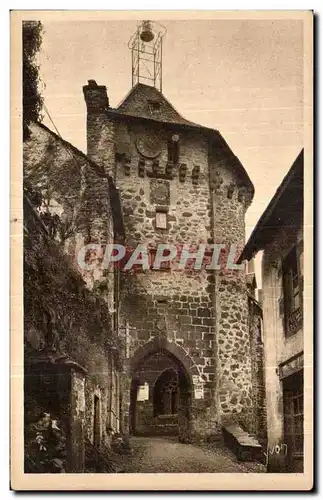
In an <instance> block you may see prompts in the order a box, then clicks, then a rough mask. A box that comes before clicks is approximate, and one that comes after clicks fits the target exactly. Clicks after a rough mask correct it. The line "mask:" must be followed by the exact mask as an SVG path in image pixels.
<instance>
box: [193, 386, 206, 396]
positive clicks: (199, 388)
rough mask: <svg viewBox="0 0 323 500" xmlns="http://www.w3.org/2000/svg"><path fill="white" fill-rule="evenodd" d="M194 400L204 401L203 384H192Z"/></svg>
mask: <svg viewBox="0 0 323 500" xmlns="http://www.w3.org/2000/svg"><path fill="white" fill-rule="evenodd" d="M194 398H195V399H204V387H203V383H201V382H198V383H197V384H194Z"/></svg>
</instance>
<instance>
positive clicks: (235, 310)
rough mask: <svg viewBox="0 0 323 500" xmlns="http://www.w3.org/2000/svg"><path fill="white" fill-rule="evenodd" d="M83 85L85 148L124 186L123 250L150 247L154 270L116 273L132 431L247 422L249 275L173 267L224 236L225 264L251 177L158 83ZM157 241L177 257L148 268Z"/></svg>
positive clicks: (184, 430)
mask: <svg viewBox="0 0 323 500" xmlns="http://www.w3.org/2000/svg"><path fill="white" fill-rule="evenodd" d="M83 92H84V97H85V102H86V107H87V154H88V156H89V158H90V159H91V160H92V161H94V162H95V163H96V164H97V165H98V166H99V167H100V168H101V169H102V171H103V172H104V173H105V175H109V176H111V178H112V179H113V181H114V182H115V185H116V187H117V189H118V192H119V193H120V199H121V204H122V212H123V220H124V224H125V233H126V235H127V236H126V244H127V245H128V248H130V249H134V248H136V247H137V245H138V244H141V245H144V246H147V249H148V250H147V251H148V254H149V259H150V261H149V262H150V267H149V269H146V270H142V269H137V270H136V272H127V271H126V270H121V272H120V293H121V299H120V311H119V313H120V314H119V321H120V330H121V331H122V332H123V334H124V336H125V338H126V343H127V346H128V348H127V363H128V375H129V380H128V389H127V391H126V392H125V394H126V395H125V397H126V398H128V403H129V407H128V408H126V407H125V420H126V421H127V422H128V425H129V429H130V431H131V432H134V433H140V434H151V433H165V432H169V433H176V434H179V437H180V439H181V440H184V441H185V440H189V439H192V438H193V437H194V436H202V437H206V436H210V435H213V434H218V433H219V432H220V430H221V426H223V425H225V424H226V423H228V422H232V421H237V422H239V423H241V424H242V425H243V426H244V427H245V428H246V429H247V430H252V427H253V423H254V421H255V419H256V418H257V409H256V406H257V404H256V401H255V399H254V397H253V382H254V373H253V360H252V356H253V354H252V352H253V348H252V345H251V344H252V342H253V340H254V339H250V321H249V312H250V308H249V304H248V292H247V282H246V274H245V271H244V269H243V268H242V269H239V268H237V269H228V268H225V269H224V268H223V267H220V269H216V270H212V269H207V268H206V266H202V269H198V270H197V269H194V268H193V264H192V262H193V263H194V261H192V262H191V265H190V267H189V268H188V266H186V267H185V268H184V269H180V266H179V265H178V259H179V253H180V251H182V250H183V248H184V249H186V250H187V251H188V252H194V249H195V251H196V250H197V248H199V247H198V246H199V245H202V244H205V245H212V244H221V245H223V251H222V253H221V255H220V261H221V259H222V260H223V259H224V261H225V260H226V259H227V258H228V257H229V260H230V259H231V260H232V262H233V261H234V259H235V257H236V256H237V255H238V252H239V251H241V250H242V248H243V246H244V243H245V241H244V240H245V213H246V210H247V208H248V207H249V205H250V203H251V201H252V197H253V192H254V188H253V185H252V183H251V181H250V179H249V177H248V175H247V173H246V171H245V169H244V168H243V166H242V164H241V163H240V161H239V160H238V158H237V157H236V156H235V155H234V154H233V152H232V151H231V149H230V148H229V146H228V144H227V143H226V142H225V140H224V139H223V138H222V136H221V134H220V133H219V132H218V131H216V130H212V129H208V128H205V127H202V126H199V125H197V124H195V123H192V122H189V121H188V120H185V119H184V118H183V117H182V116H180V115H179V113H178V112H177V111H176V110H175V109H174V107H173V106H172V105H171V104H170V103H169V102H168V101H167V99H166V98H165V96H164V95H163V94H162V93H161V92H159V91H158V90H157V89H156V88H154V87H151V86H148V85H143V84H141V83H139V84H137V85H135V86H134V87H133V88H132V90H131V91H130V92H129V94H128V95H127V97H126V98H125V99H124V100H123V102H122V103H121V105H120V106H119V107H117V108H112V107H111V106H110V103H109V98H108V96H107V90H106V87H105V86H103V85H97V83H96V82H95V81H94V80H89V82H88V85H86V86H84V87H83ZM158 244H165V245H175V246H177V248H178V249H179V253H178V254H177V256H176V258H175V259H174V260H173V261H172V262H170V264H169V265H168V264H165V265H164V266H163V268H162V269H158V270H154V269H152V267H153V263H154V259H155V256H156V248H157V245H158ZM207 248H208V249H209V251H211V253H212V248H211V250H210V247H207ZM229 254H230V256H229ZM182 255H183V254H182ZM176 259H177V260H176ZM231 267H232V266H231Z"/></svg>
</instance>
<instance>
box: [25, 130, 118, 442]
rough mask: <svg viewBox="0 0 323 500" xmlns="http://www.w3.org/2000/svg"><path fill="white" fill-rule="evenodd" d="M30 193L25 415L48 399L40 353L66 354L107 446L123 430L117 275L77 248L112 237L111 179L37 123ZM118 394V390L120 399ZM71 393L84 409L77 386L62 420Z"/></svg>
mask: <svg viewBox="0 0 323 500" xmlns="http://www.w3.org/2000/svg"><path fill="white" fill-rule="evenodd" d="M24 194H25V196H26V198H25V206H24V226H25V240H24V259H25V260H24V297H25V302H24V335H25V361H26V365H28V367H29V368H28V370H29V371H28V376H27V377H26V380H25V381H26V384H25V388H26V393H25V402H26V409H27V410H26V417H27V418H28V412H29V411H31V410H30V409H31V408H32V406H33V403H32V401H33V399H34V398H38V399H39V398H40V399H42V394H41V392H42V391H41V390H39V388H38V389H37V387H35V384H33V383H29V382H31V381H32V378H33V369H34V368H30V367H31V366H34V364H35V363H37V362H38V361H37V360H38V358H39V356H45V357H46V356H47V357H48V356H49V357H50V356H54V358H55V359H56V358H57V359H62V360H63V359H64V357H67V358H68V359H70V360H72V362H73V363H76V364H77V365H78V366H80V367H82V369H84V370H85V371H86V377H85V384H84V391H85V413H84V418H83V417H82V418H83V420H84V437H85V438H86V439H88V440H89V441H90V442H93V439H94V436H93V434H94V397H95V396H96V397H98V398H99V401H100V402H99V406H100V411H99V420H100V423H99V428H100V431H99V432H100V446H101V445H102V446H104V445H105V444H107V445H108V444H109V442H110V438H111V430H113V431H117V430H119V428H120V425H119V424H120V422H119V421H118V419H115V418H112V417H111V411H110V410H111V405H112V407H113V405H114V406H116V405H117V408H116V409H115V412H116V413H118V414H119V405H120V388H119V387H117V385H118V379H119V378H120V377H121V375H120V373H121V372H122V366H123V349H124V346H123V344H122V342H121V341H120V338H118V335H117V332H116V331H115V318H114V313H113V308H114V304H115V296H114V294H115V286H114V274H113V273H108V274H105V273H104V272H103V270H100V269H96V270H94V271H84V270H83V269H81V268H80V266H79V265H78V261H77V253H78V250H79V249H80V248H81V247H82V246H83V245H84V244H86V243H89V242H91V243H99V244H101V245H103V246H105V245H106V244H107V243H112V242H113V238H114V230H115V227H114V215H113V207H112V206H111V199H110V194H111V185H110V180H109V178H108V177H107V176H105V175H104V172H102V171H100V169H99V167H97V166H96V165H95V164H93V163H91V162H90V161H89V160H88V159H87V157H86V156H85V155H84V154H82V153H81V152H79V151H78V150H76V149H75V148H73V146H71V145H70V144H69V143H66V142H65V141H63V140H62V139H61V138H59V137H58V136H56V134H54V133H52V132H51V131H50V130H49V129H47V128H46V127H44V126H42V125H40V124H36V123H35V124H31V126H30V133H29V136H28V139H27V140H26V141H25V142H24ZM53 353H54V354H53ZM55 363H56V361H55ZM30 370H31V371H30ZM45 372H46V370H45ZM37 376H38V375H37ZM40 377H41V380H43V379H44V377H43V375H40ZM37 380H38V379H37ZM32 386H34V389H32V390H29V388H32ZM53 387H54V389H53V388H52V389H53V391H54V392H55V391H56V392H58V400H59V399H60V397H59V390H58V389H57V388H56V389H57V390H56V389H55V387H56V386H55V384H54V386H53ZM52 389H51V390H52ZM45 390H46V387H45ZM111 393H118V394H117V395H116V397H115V401H114V402H112V400H111ZM70 397H72V398H74V402H75V412H76V413H75V415H76V414H78V411H79V406H78V403H77V401H79V398H78V396H77V394H74V392H73V391H72V393H71V394H70V396H68V395H67V396H66V397H64V401H61V405H60V404H58V405H56V409H55V410H54V411H56V412H57V411H61V412H62V415H61V416H62V418H63V420H64V415H63V414H67V413H69V412H70V411H72V410H71V406H70V405H71V401H70V399H69V398H70ZM75 398H76V399H75ZM72 400H73V399H72ZM117 400H118V403H116V401H117ZM46 401H47V402H46ZM42 404H43V406H44V405H45V406H44V407H43V410H42V411H48V408H46V405H47V404H50V399H48V398H47V399H46V398H45V399H44V401H43V402H42ZM72 407H73V404H72ZM62 408H63V410H62ZM64 408H65V409H64ZM73 411H74V410H73ZM61 416H59V415H57V417H58V418H61ZM33 417H35V415H32V412H31V413H30V418H31V419H32V418H33Z"/></svg>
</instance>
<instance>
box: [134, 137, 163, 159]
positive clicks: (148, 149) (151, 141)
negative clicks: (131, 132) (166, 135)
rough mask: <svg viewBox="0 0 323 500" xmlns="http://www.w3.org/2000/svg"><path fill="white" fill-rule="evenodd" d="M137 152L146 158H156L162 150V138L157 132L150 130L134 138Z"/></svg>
mask: <svg viewBox="0 0 323 500" xmlns="http://www.w3.org/2000/svg"><path fill="white" fill-rule="evenodd" d="M136 146H137V149H138V151H139V153H140V154H141V155H142V156H145V157H146V158H156V157H157V156H158V155H159V154H160V153H161V150H162V140H161V138H160V135H159V134H158V133H152V132H150V133H149V134H148V135H142V136H140V137H138V138H137V139H136Z"/></svg>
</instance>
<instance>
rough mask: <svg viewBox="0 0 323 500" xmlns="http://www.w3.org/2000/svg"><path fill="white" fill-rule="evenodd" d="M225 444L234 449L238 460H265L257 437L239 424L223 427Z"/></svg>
mask: <svg viewBox="0 0 323 500" xmlns="http://www.w3.org/2000/svg"><path fill="white" fill-rule="evenodd" d="M223 438H224V444H225V445H226V446H227V447H228V448H229V449H230V450H232V451H233V453H234V454H235V455H236V456H237V458H238V460H241V461H243V462H247V461H251V462H252V461H258V462H262V461H263V454H262V447H261V445H260V443H259V442H258V441H257V439H256V438H255V437H254V436H252V435H251V434H249V433H248V432H246V431H245V430H243V429H242V427H240V426H239V425H238V424H231V425H227V426H225V427H223Z"/></svg>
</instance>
